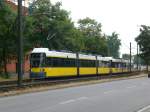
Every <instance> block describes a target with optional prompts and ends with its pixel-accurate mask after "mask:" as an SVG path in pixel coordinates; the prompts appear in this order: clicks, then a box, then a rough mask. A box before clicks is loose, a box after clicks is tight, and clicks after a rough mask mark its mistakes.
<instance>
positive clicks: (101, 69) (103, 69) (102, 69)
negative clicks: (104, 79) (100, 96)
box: [98, 67, 110, 74]
mask: <svg viewBox="0 0 150 112" xmlns="http://www.w3.org/2000/svg"><path fill="white" fill-rule="evenodd" d="M109 72H110V68H109V67H99V68H98V73H99V74H108V73H109Z"/></svg>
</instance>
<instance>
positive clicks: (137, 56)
mask: <svg viewBox="0 0 150 112" xmlns="http://www.w3.org/2000/svg"><path fill="white" fill-rule="evenodd" d="M138 52H139V48H138V43H137V55H136V58H137V60H136V61H137V70H138V69H139V53H138Z"/></svg>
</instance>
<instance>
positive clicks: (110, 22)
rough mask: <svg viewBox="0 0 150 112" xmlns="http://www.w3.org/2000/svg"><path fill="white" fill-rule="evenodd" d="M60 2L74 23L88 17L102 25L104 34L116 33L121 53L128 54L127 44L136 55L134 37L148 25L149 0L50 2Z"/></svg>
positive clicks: (66, 0)
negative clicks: (143, 26)
mask: <svg viewBox="0 0 150 112" xmlns="http://www.w3.org/2000/svg"><path fill="white" fill-rule="evenodd" d="M51 1H52V2H53V3H54V2H56V1H61V2H62V8H63V9H66V10H67V11H70V12H71V14H70V17H71V18H72V20H73V21H74V22H77V20H78V19H80V18H85V17H90V18H92V19H95V20H97V21H98V22H100V23H101V24H102V30H103V32H104V33H106V34H111V33H112V32H114V31H115V32H117V33H118V34H119V38H120V39H121V42H122V46H121V50H120V52H121V53H129V43H130V42H132V45H133V47H132V51H133V53H134V54H135V53H136V43H135V41H134V40H135V37H136V36H137V35H138V34H139V26H140V25H141V24H145V25H149V23H150V14H149V11H150V1H149V0H51Z"/></svg>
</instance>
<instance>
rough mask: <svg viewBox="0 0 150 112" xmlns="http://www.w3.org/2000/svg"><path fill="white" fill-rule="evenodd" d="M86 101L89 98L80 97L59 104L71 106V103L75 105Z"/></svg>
mask: <svg viewBox="0 0 150 112" xmlns="http://www.w3.org/2000/svg"><path fill="white" fill-rule="evenodd" d="M86 99H88V97H79V98H77V99H70V100H67V101H64V102H60V103H59V104H69V103H73V102H76V101H81V100H86Z"/></svg>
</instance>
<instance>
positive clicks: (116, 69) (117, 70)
mask: <svg viewBox="0 0 150 112" xmlns="http://www.w3.org/2000/svg"><path fill="white" fill-rule="evenodd" d="M121 72H122V68H112V73H121Z"/></svg>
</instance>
